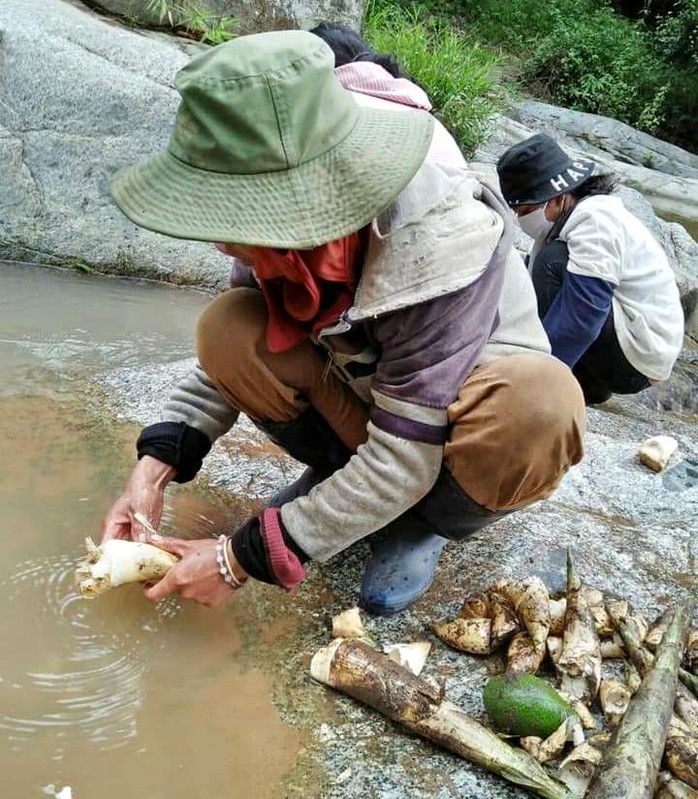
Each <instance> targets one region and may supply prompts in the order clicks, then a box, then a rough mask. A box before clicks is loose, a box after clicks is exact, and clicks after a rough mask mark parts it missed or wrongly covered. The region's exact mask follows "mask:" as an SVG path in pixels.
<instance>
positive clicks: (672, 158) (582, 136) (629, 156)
mask: <svg viewBox="0 0 698 799" xmlns="http://www.w3.org/2000/svg"><path fill="white" fill-rule="evenodd" d="M509 116H510V117H511V118H512V119H513V120H515V121H516V122H520V123H521V124H522V125H525V126H526V127H527V128H530V129H532V130H536V131H544V132H545V133H549V134H551V135H552V136H555V137H556V138H558V139H563V138H564V140H565V142H566V143H568V144H570V145H573V146H576V147H577V149H578V150H581V151H583V152H585V153H587V155H588V156H589V157H590V158H596V157H602V158H603V157H606V158H607V157H608V156H611V157H612V158H613V159H615V160H616V161H622V162H624V163H627V164H634V165H635V166H644V167H647V168H648V169H652V170H655V171H657V172H662V173H664V174H666V175H676V177H680V178H693V179H696V178H698V155H696V154H695V153H689V152H688V151H687V150H683V149H682V148H681V147H677V146H676V145H674V144H669V143H668V142H665V141H662V140H661V139H656V138H655V137H654V136H650V135H649V134H647V133H643V132H642V131H639V130H635V128H631V127H630V125H626V124H625V123H624V122H619V121H618V120H617V119H611V118H610V117H603V116H599V115H598V114H587V113H585V112H583V111H572V110H571V109H569V108H559V107H558V106H554V105H548V104H547V103H540V102H537V101H536V100H525V101H524V102H521V103H517V104H516V105H515V106H514V107H513V108H512V109H511V111H510V112H509Z"/></svg>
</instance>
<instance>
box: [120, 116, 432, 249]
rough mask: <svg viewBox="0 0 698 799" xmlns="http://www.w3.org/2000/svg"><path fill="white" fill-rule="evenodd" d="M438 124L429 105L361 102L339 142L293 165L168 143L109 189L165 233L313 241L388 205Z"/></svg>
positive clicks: (276, 242)
mask: <svg viewBox="0 0 698 799" xmlns="http://www.w3.org/2000/svg"><path fill="white" fill-rule="evenodd" d="M432 133H433V118H432V117H431V115H430V114H428V113H427V112H425V111H413V110H402V109H400V110H397V109H396V110H395V111H393V110H383V109H375V108H366V107H362V108H361V109H360V113H359V116H358V120H357V123H356V125H355V126H354V128H353V129H352V131H351V132H350V133H349V135H348V136H346V137H345V138H344V139H343V140H342V142H341V143H340V144H339V145H337V146H336V147H334V148H333V149H332V150H330V151H329V152H327V153H325V154H323V155H322V156H320V157H318V158H315V159H313V160H312V161H310V162H307V163H304V164H301V165H300V166H297V167H294V168H290V169H288V170H282V171H276V172H265V173H261V174H260V173H255V174H245V175H241V174H234V175H231V174H224V173H221V172H209V171H206V170H202V169H197V168H195V167H192V166H190V165H189V164H186V163H184V162H183V161H180V160H178V159H177V158H175V157H174V156H173V155H172V154H171V153H170V152H169V151H166V152H163V153H160V154H158V155H156V156H154V157H153V158H150V159H148V160H147V161H145V162H143V163H140V164H136V165H134V166H130V167H126V168H125V169H122V170H120V171H119V172H117V174H116V175H115V176H114V178H113V179H112V181H111V184H110V189H111V193H112V196H113V198H114V200H115V202H116V204H117V205H118V206H119V208H120V209H121V210H122V211H123V212H124V214H126V216H128V217H129V219H131V220H132V221H133V222H135V223H136V224H137V225H140V226H141V227H144V228H147V229H149V230H154V231H157V232H158V233H164V234H165V235H168V236H173V237H175V238H181V239H193V240H198V241H214V242H228V243H235V244H249V245H257V246H263V247H283V248H289V249H305V248H310V247H316V246H318V245H320V244H324V243H326V242H328V241H333V240H335V239H338V238H341V237H342V236H346V235H349V234H350V233H353V232H355V231H357V230H360V229H361V228H362V227H364V226H365V225H367V224H368V223H369V222H370V221H371V220H372V219H374V218H375V217H376V216H377V215H378V214H380V213H381V212H382V211H383V210H385V209H386V208H387V207H388V206H389V205H390V203H391V202H392V201H393V200H394V199H395V198H396V197H397V195H398V194H399V193H400V192H401V191H402V189H403V188H404V187H405V186H406V185H407V184H408V183H409V181H410V180H411V179H412V177H413V176H414V174H415V173H416V172H417V170H418V169H419V167H420V165H421V164H422V163H423V161H424V159H425V157H426V154H427V151H428V149H429V145H430V143H431V137H432Z"/></svg>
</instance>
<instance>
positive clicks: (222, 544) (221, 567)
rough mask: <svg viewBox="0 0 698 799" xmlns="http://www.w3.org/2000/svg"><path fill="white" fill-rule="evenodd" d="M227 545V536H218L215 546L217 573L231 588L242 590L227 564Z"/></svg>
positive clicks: (239, 582) (240, 583) (240, 584)
mask: <svg viewBox="0 0 698 799" xmlns="http://www.w3.org/2000/svg"><path fill="white" fill-rule="evenodd" d="M227 544H228V536H227V535H219V536H218V543H217V544H216V563H217V564H218V571H219V572H220V575H221V577H222V578H223V579H224V580H225V581H226V583H228V585H230V586H232V587H233V588H235V589H237V588H242V582H241V581H240V580H238V578H237V577H236V576H235V575H234V574H233V570H232V569H231V568H230V564H229V562H228V554H227V552H226V551H225V549H226V546H227Z"/></svg>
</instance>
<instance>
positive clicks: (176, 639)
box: [0, 267, 300, 799]
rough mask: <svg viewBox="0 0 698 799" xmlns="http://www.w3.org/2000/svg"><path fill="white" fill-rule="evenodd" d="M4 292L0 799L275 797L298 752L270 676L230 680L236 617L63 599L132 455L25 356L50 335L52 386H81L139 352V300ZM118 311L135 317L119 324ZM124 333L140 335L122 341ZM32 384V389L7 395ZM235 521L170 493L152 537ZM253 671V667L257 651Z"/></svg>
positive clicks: (127, 595) (73, 593) (134, 594)
mask: <svg viewBox="0 0 698 799" xmlns="http://www.w3.org/2000/svg"><path fill="white" fill-rule="evenodd" d="M0 269H2V267H0ZM47 274H50V273H47ZM15 277H16V278H17V281H18V285H21V279H20V277H19V275H15ZM36 277H37V276H36V275H33V276H32V280H34V278H36ZM4 278H5V273H3V298H2V301H0V304H1V305H3V307H2V309H0V313H2V316H3V323H4V322H5V320H6V318H8V319H10V321H12V324H13V325H14V327H15V330H14V333H15V336H14V338H15V339H16V340H18V341H20V340H21V342H20V346H15V345H11V344H9V343H8V342H7V341H6V342H5V343H4V344H3V343H1V342H0V385H1V386H2V388H1V390H0V441H2V442H3V444H2V458H0V507H1V508H2V514H0V539H1V540H2V544H3V545H2V547H0V605H1V606H2V607H3V611H4V612H3V613H2V614H1V615H0V640H2V641H3V654H2V658H0V744H1V745H0V773H1V774H2V791H1V792H0V793H1V795H2V797H3V799H15V798H16V799H25V797H32V796H37V797H40V796H42V795H52V796H56V795H60V796H61V797H62V799H64V798H65V797H66V796H68V786H69V791H70V795H71V796H72V799H93V798H94V797H97V796H99V797H100V799H124V797H129V796H142V797H145V799H180V797H181V799H192V797H202V798H203V797H205V799H223V797H226V799H227V798H228V797H231V796H254V797H260V798H263V797H271V796H273V795H280V794H281V792H282V788H281V786H282V780H283V777H284V775H285V774H286V773H287V772H288V771H289V770H290V769H291V768H292V766H293V764H294V762H295V760H296V757H297V753H298V749H299V746H300V738H299V734H298V732H297V731H296V730H294V729H292V728H290V727H288V726H287V725H285V724H283V723H282V722H281V721H280V719H279V717H278V714H277V712H276V711H275V709H274V707H273V706H272V704H271V701H270V686H269V681H268V678H267V676H266V675H265V674H264V673H263V672H262V671H249V670H245V669H244V668H243V667H242V666H241V665H240V659H239V653H240V648H241V638H240V633H239V629H238V619H239V616H240V612H239V611H238V609H237V606H236V605H235V604H233V605H232V607H230V608H228V609H223V610H220V611H210V610H207V609H205V608H202V607H199V606H196V605H193V604H188V603H181V602H180V601H179V600H177V599H170V600H166V601H165V602H163V603H161V604H160V605H159V606H158V607H157V608H156V607H153V606H152V605H151V604H150V603H149V602H148V601H147V600H146V599H145V598H144V597H143V594H142V591H141V589H140V587H139V586H125V587H122V588H118V589H116V590H114V591H111V592H108V593H107V594H105V595H104V596H102V597H100V598H99V599H95V600H93V601H91V602H90V601H86V600H83V599H82V598H80V597H79V595H78V593H77V589H76V586H75V583H74V571H75V568H76V566H77V564H78V562H80V561H81V560H82V557H83V554H84V547H83V541H84V538H85V536H86V535H90V536H92V537H94V538H95V539H99V527H100V523H101V519H102V517H103V515H104V513H105V511H106V509H107V508H108V507H109V505H110V504H111V502H112V501H113V500H114V499H115V497H116V496H118V494H119V492H120V491H121V490H122V489H123V483H124V480H125V476H126V474H127V472H128V470H129V468H130V456H129V459H128V461H127V460H126V459H125V457H124V451H125V448H124V441H123V438H122V437H121V434H120V432H119V431H118V430H104V429H103V428H100V427H99V426H95V423H94V421H93V420H92V419H90V418H88V417H87V416H86V414H85V412H84V409H83V408H81V407H80V405H79V403H78V402H77V401H75V400H74V399H72V398H71V396H70V393H69V392H70V390H71V383H70V382H66V381H59V379H58V378H57V377H56V375H55V373H53V372H51V371H50V370H48V371H47V370H46V369H45V366H46V364H45V362H42V360H41V359H39V360H37V361H36V362H32V363H30V362H28V361H27V360H26V357H27V353H34V355H32V358H33V357H34V356H35V355H39V354H40V355H41V358H43V357H44V356H45V354H46V351H45V350H42V346H43V344H41V342H42V341H44V340H47V339H46V334H47V330H48V329H49V328H51V330H50V335H51V336H52V340H51V347H52V348H54V349H53V351H54V352H57V353H60V358H58V359H57V361H60V364H61V365H60V369H59V371H60V373H61V374H66V373H67V372H69V373H70V374H71V376H72V377H74V376H75V370H74V369H72V367H73V366H75V363H76V362H75V360H74V359H76V358H77V360H78V361H79V364H78V365H79V366H80V368H81V369H83V371H84V369H85V368H86V367H89V368H99V369H103V368H104V363H103V362H102V358H103V357H104V355H105V353H107V354H108V355H109V357H110V358H111V357H114V358H117V359H118V358H119V357H120V356H119V352H121V346H122V345H121V343H119V345H118V347H116V346H115V342H117V341H119V342H121V341H122V339H123V338H124V335H125V332H124V331H126V334H128V335H133V336H135V339H136V340H137V339H138V335H139V328H138V324H135V322H136V321H138V320H141V321H142V319H141V316H142V314H143V310H142V301H141V300H140V299H136V300H134V299H133V298H130V297H129V296H128V291H131V292H133V293H134V294H135V293H137V292H139V291H140V290H141V287H140V286H138V285H136V286H134V287H132V288H130V289H128V291H127V287H125V286H123V285H119V287H118V291H111V293H109V295H108V300H109V301H108V303H107V305H108V306H109V308H107V307H106V306H105V305H104V304H103V303H102V304H101V305H100V299H99V291H96V290H95V285H96V284H97V282H98V281H96V280H95V279H93V278H89V280H90V281H94V282H93V284H91V285H87V284H86V283H85V279H84V278H76V280H77V281H78V283H79V291H78V295H79V296H78V299H76V298H75V297H73V296H71V293H70V291H71V282H70V280H68V279H66V277H65V276H61V277H60V281H61V286H60V288H61V291H60V295H61V302H60V304H59V306H60V307H59V308H57V309H55V310H56V312H55V313H52V308H51V305H52V303H53V302H55V294H54V295H52V296H49V297H45V296H41V297H40V301H39V299H36V298H35V299H31V298H32V297H33V296H34V293H36V291H37V290H38V284H37V285H32V286H31V287H30V288H31V291H30V290H29V288H27V290H26V292H25V295H26V296H25V299H26V300H27V304H26V307H25V308H24V311H21V310H20V308H21V303H17V302H16V301H17V297H14V300H15V303H13V297H12V294H11V293H10V295H9V297H8V294H7V293H6V292H5V290H6V288H7V286H8V284H7V283H5V281H4ZM49 281H50V278H49ZM25 288H26V287H25ZM54 288H56V287H55V286H54ZM159 291H160V292H162V289H161V288H160V289H159ZM19 294H20V295H22V292H19ZM172 295H173V296H174V295H177V297H178V298H179V297H181V296H182V294H181V292H172ZM22 296H24V295H22ZM37 296H38V295H37ZM90 297H91V300H92V302H94V304H95V307H96V309H97V310H95V309H94V308H93V309H92V311H93V312H94V313H97V314H98V315H99V314H101V315H102V316H103V317H104V321H105V327H104V328H102V329H101V330H100V332H99V333H98V334H92V333H90V336H92V335H94V337H95V338H96V339H99V340H100V342H101V344H100V347H98V348H97V349H96V350H94V352H93V355H94V358H93V359H92V360H90V358H92V356H90V355H89V353H88V350H89V347H85V348H84V352H83V350H82V349H81V347H78V346H77V345H76V343H75V338H74V337H73V336H72V334H71V333H70V330H69V328H70V324H73V323H74V322H75V319H76V318H77V314H78V312H79V310H80V308H81V307H82V306H83V305H84V303H85V300H86V298H90ZM163 297H165V298H168V295H167V294H166V293H162V294H159V293H158V291H151V292H150V293H149V294H148V301H149V306H148V314H149V318H148V320H147V323H148V324H152V326H153V327H154V328H155V329H158V330H159V331H160V332H161V333H162V335H163V336H164V335H165V332H166V329H167V324H165V322H163V320H162V319H159V320H158V303H157V301H158V300H161V299H162V298H163ZM20 298H21V297H20ZM29 300H31V301H29ZM167 301H168V302H169V301H170V300H169V298H168V299H167ZM3 302H4V304H3ZM197 302H198V300H197ZM124 303H125V304H126V305H128V304H129V303H131V305H132V306H134V307H137V308H139V311H138V313H132V314H131V316H129V313H126V312H125V311H124V307H123V306H124ZM194 304H196V303H194ZM173 305H174V306H175V308H176V303H173ZM8 307H11V308H12V309H13V310H12V315H11V316H10V317H6V314H5V311H6V310H7V308H8ZM90 307H91V306H90ZM37 308H41V309H42V312H41V313H40V314H39V315H38V317H37V318H34V319H32V318H31V313H30V311H31V312H32V313H33V312H34V310H36V309H37ZM167 313H169V309H167ZM42 314H43V315H42ZM71 315H72V320H71ZM125 319H127V320H130V321H131V322H134V329H130V328H129V326H128V325H126V326H124V324H123V323H124V320H125ZM92 322H94V323H95V324H96V322H95V321H94V320H92ZM139 324H140V322H139ZM144 324H145V323H144ZM108 326H111V328H109V327H108ZM20 328H21V330H20ZM85 329H88V328H87V325H86V326H85ZM90 330H92V328H90ZM105 330H106V332H105ZM32 331H34V332H32ZM37 331H38V332H37ZM117 333H118V335H116V334H117ZM90 336H87V334H85V338H86V339H89V338H90ZM8 338H11V337H8ZM175 339H176V336H174V337H173V339H172V340H171V341H170V346H175V344H173V343H172V342H173V341H174V340H175ZM32 342H34V343H32ZM37 342H39V344H40V346H39V345H37V344H36V343H37ZM136 344H137V341H136ZM136 344H134V343H133V339H131V340H130V341H129V346H128V348H127V349H126V353H127V355H128V357H129V358H132V357H136V356H135V355H134V353H136V352H137V346H136ZM35 345H36V346H35ZM64 345H65V346H64ZM102 345H103V346H102ZM177 346H178V345H177ZM148 347H150V344H149V343H148V342H146V350H147V349H148ZM121 354H122V355H123V352H121ZM146 354H147V353H146ZM141 355H142V352H140V353H138V355H137V357H141ZM176 357H181V354H176ZM66 359H67V360H66ZM71 359H73V360H71ZM68 361H70V363H68ZM122 362H123V361H122ZM8 367H9V368H8ZM67 367H71V368H70V369H68V368H67ZM29 374H31V375H32V379H31V380H25V379H19V380H15V378H23V377H26V375H29ZM129 438H130V439H132V433H129ZM129 449H132V443H130V446H129ZM238 521H239V518H237V517H236V514H235V513H233V514H232V517H231V511H230V510H229V509H227V508H226V507H216V506H212V505H211V503H210V502H209V501H206V500H203V499H199V498H197V497H196V495H194V494H193V493H192V491H191V489H189V490H187V489H181V488H175V489H174V491H173V492H171V493H170V494H169V497H168V504H167V507H166V508H165V514H164V517H163V523H162V526H161V530H162V532H164V533H169V534H177V535H182V536H185V537H189V538H193V537H202V536H205V535H212V534H215V533H217V532H218V531H219V530H221V529H230V527H231V526H233V525H234V524H235V523H237V522H238ZM263 637H264V630H260V636H259V642H260V643H259V644H254V645H255V646H257V645H259V646H260V647H261V646H263V643H262V642H263ZM252 659H253V660H254V661H255V662H259V663H260V664H261V665H262V666H263V664H264V663H265V655H264V652H263V651H262V652H261V653H260V654H259V656H258V657H257V656H256V655H255V657H254V658H252ZM249 660H250V658H249V657H248V658H246V661H249ZM61 792H62V793H61Z"/></svg>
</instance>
